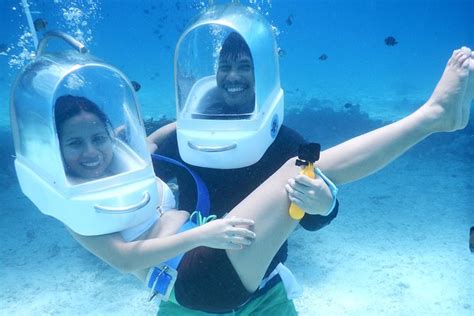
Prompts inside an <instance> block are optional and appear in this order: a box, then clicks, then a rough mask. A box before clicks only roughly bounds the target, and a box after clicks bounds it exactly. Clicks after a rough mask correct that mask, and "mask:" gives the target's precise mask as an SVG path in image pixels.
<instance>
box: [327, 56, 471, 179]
mask: <svg viewBox="0 0 474 316" xmlns="http://www.w3.org/2000/svg"><path fill="white" fill-rule="evenodd" d="M471 54H472V53H471V51H470V49H468V48H462V49H459V50H456V51H454V52H453V55H452V56H451V58H450V59H449V61H448V63H447V65H446V68H445V70H444V72H443V75H442V77H441V79H440V81H439V82H438V84H437V86H436V88H435V90H434V92H433V94H432V95H431V97H430V98H429V100H428V101H427V102H426V103H425V104H424V105H423V106H421V107H420V108H419V109H418V110H417V111H415V112H414V113H412V114H410V115H408V116H407V117H405V118H403V119H401V120H399V121H397V122H394V123H392V124H389V125H387V126H384V127H381V128H378V129H376V130H374V131H371V132H369V133H366V134H364V135H361V136H358V137H355V138H353V139H351V140H348V141H346V142H344V143H342V144H339V145H337V146H334V147H332V148H330V149H328V150H326V151H324V152H322V153H321V158H320V160H319V161H318V166H319V167H320V168H321V170H323V171H324V172H325V174H326V175H327V176H328V177H329V178H330V179H332V180H333V181H334V182H335V183H336V184H343V183H347V182H352V181H355V180H357V179H360V178H363V177H366V176H367V175H369V174H371V173H374V172H375V171H377V170H379V169H381V168H383V167H385V166H386V165H387V164H388V163H390V162H391V161H393V160H394V159H396V158H397V157H399V156H400V155H402V154H403V153H405V152H406V151H407V150H408V149H409V148H411V147H412V146H413V145H415V144H417V143H419V142H420V141H422V140H423V139H425V138H426V137H428V136H429V135H431V134H433V133H437V132H451V131H455V130H459V129H462V128H464V127H465V126H466V125H467V123H468V121H469V109H470V105H471V101H472V99H473V96H474V70H472V71H470V70H469V68H470V67H471V66H470V64H471V65H472V64H474V60H473V58H471V57H470V56H471ZM473 66H474V65H473Z"/></svg>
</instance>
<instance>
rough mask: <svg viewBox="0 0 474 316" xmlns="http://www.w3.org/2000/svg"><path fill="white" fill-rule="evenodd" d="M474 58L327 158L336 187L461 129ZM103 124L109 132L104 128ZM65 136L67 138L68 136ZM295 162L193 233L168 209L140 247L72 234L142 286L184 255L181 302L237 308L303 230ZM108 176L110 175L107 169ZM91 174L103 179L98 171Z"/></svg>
mask: <svg viewBox="0 0 474 316" xmlns="http://www.w3.org/2000/svg"><path fill="white" fill-rule="evenodd" d="M472 59H473V56H472V53H471V51H470V50H469V49H467V48H462V49H460V50H456V51H454V52H453V55H452V57H451V58H450V60H449V61H448V64H447V66H446V68H445V71H444V73H443V76H442V77H441V80H440V81H439V83H438V85H437V87H436V89H435V90H434V92H433V94H432V96H431V97H430V99H429V100H428V101H427V102H426V103H425V104H424V105H423V106H422V107H421V108H419V109H418V110H417V111H415V112H414V113H413V114H411V115H409V116H407V117H406V118H403V119H401V120H400V121H397V122H395V123H392V124H390V125H387V126H385V127H382V128H380V129H377V130H375V131H372V132H369V133H367V134H364V135H361V136H359V137H356V138H354V139H351V140H349V141H347V142H345V143H342V144H340V145H338V146H335V147H333V148H330V149H328V150H326V151H324V152H322V153H321V157H320V160H319V161H318V162H317V163H316V166H317V167H319V168H320V169H321V170H323V171H324V173H325V174H326V176H327V177H329V178H330V179H332V180H333V182H335V183H336V184H342V183H347V182H351V181H354V180H357V179H359V178H361V177H364V176H366V175H368V174H371V173H373V172H375V171H377V170H379V169H380V168H382V167H383V166H385V165H386V164H388V163H389V162H390V161H392V160H393V159H395V158H397V157H398V156H400V155H401V154H403V153H404V152H405V151H407V150H408V149H409V148H410V147H411V146H413V145H414V144H416V143H418V142H420V141H421V140H423V139H424V138H426V137H427V136H429V135H430V134H432V133H436V132H445V131H454V130H458V129H461V128H464V127H465V126H466V125H467V123H468V120H469V112H470V103H471V101H472V99H473V95H474V74H473V73H474V61H473V60H472ZM97 118H99V116H97ZM99 119H100V118H99ZM69 120H70V119H69ZM69 120H68V119H66V120H65V121H63V122H59V121H57V125H58V129H59V130H62V131H66V130H67V128H68V126H67V124H68V123H70V122H68V121H69ZM96 123H97V121H96ZM101 124H102V125H103V129H104V130H105V129H106V127H105V125H106V124H105V122H101ZM60 137H65V136H64V133H63V134H62V135H61V136H60ZM89 138H90V136H89ZM60 141H61V144H63V140H61V139H60ZM89 141H90V142H91V143H92V140H91V139H89ZM63 153H64V151H63ZM103 155H104V158H103V159H102V158H96V159H95V160H93V161H94V162H93V163H89V164H87V163H86V164H85V166H89V167H91V166H94V165H101V163H102V161H104V162H105V161H106V158H105V154H103ZM348 157H350V159H349V158H348ZM295 160H296V158H293V159H290V160H289V161H288V162H287V163H286V164H285V165H283V166H282V167H281V168H280V169H279V170H278V171H277V172H276V173H275V174H274V175H273V176H272V177H270V178H269V179H268V180H267V181H266V182H264V183H263V184H262V185H261V186H260V187H258V188H257V190H255V191H254V192H253V193H252V194H251V195H249V196H248V197H247V198H246V199H245V200H244V201H242V202H241V203H240V204H239V205H237V207H235V208H234V209H233V210H232V211H231V212H230V213H229V214H228V216H227V217H226V218H224V219H219V220H215V221H212V222H209V223H206V224H204V225H202V226H199V227H197V228H195V229H191V230H188V231H185V232H182V233H177V232H178V230H179V228H180V227H181V226H182V225H183V223H185V222H186V221H187V218H188V216H189V215H188V214H187V213H185V212H178V211H170V212H165V213H164V215H163V216H161V218H160V219H159V220H158V221H157V222H156V223H155V224H154V225H153V226H152V228H150V229H149V230H147V231H146V232H144V233H143V234H142V235H141V236H139V240H135V241H130V242H126V241H124V239H123V238H122V237H121V235H120V234H119V233H116V234H109V235H102V236H94V237H84V236H80V235H77V234H75V233H72V234H73V235H74V237H75V238H76V239H77V240H78V241H79V242H80V243H81V244H82V245H83V246H84V247H85V248H87V249H89V250H90V251H91V252H93V253H94V254H96V255H97V256H98V257H100V258H102V259H103V260H104V261H106V262H108V263H109V264H111V265H112V266H115V267H117V268H118V269H119V270H121V271H124V272H132V273H134V274H136V275H137V276H138V277H139V278H140V279H142V280H143V279H144V278H145V274H146V271H147V269H148V268H150V267H152V266H154V265H157V264H159V263H161V262H163V261H165V260H167V259H169V258H172V257H174V256H176V255H178V254H180V253H184V252H186V254H185V255H184V257H183V259H182V261H181V263H180V265H179V267H178V279H177V281H176V284H175V296H176V300H177V301H178V303H180V304H182V305H185V306H188V307H190V308H193V309H197V310H202V311H206V312H226V311H230V310H234V309H237V308H238V307H239V306H241V305H242V304H245V302H246V301H247V300H248V299H249V297H250V296H251V295H252V293H253V292H254V291H255V290H256V289H257V287H258V286H259V284H260V282H261V280H262V277H263V275H264V273H265V271H266V268H267V266H268V264H269V263H270V261H271V259H272V258H273V255H274V254H275V252H276V251H277V250H278V248H279V247H280V245H281V244H282V243H283V242H284V241H285V240H286V239H287V238H288V236H289V235H290V234H291V232H292V231H293V230H294V228H295V227H296V225H297V224H298V221H295V220H293V219H291V218H290V217H289V216H288V207H289V200H288V198H287V195H286V191H285V189H284V187H285V184H286V183H287V180H288V179H290V178H293V177H294V176H295V175H296V174H298V171H299V167H297V166H295ZM65 162H67V161H66V159H65ZM98 162H100V163H98ZM83 165H84V164H83ZM69 168H71V166H69ZM71 169H72V168H71ZM103 170H104V171H103V172H104V174H105V173H106V172H107V168H106V167H105V168H103ZM93 174H94V176H95V177H100V176H101V175H100V174H99V172H96V173H93ZM297 178H299V176H298V177H297ZM314 181H315V182H317V183H319V188H320V190H318V191H316V192H312V194H314V195H316V196H318V197H319V201H320V208H319V209H318V210H316V211H315V212H316V213H318V212H319V213H324V212H325V211H326V210H327V208H328V207H329V206H330V205H331V203H332V198H333V197H332V195H331V193H330V191H329V189H328V187H327V186H326V185H325V183H324V182H323V181H322V180H321V179H319V178H318V179H315V180H314ZM294 188H295V186H293V189H294ZM290 191H292V189H291V190H290ZM290 194H293V193H290ZM196 276H197V277H196ZM196 280H201V281H200V282H197V281H196Z"/></svg>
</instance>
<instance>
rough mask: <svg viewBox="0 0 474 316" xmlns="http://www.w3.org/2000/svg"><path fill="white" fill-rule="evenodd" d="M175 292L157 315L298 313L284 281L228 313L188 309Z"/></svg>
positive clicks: (286, 314)
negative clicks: (176, 297) (182, 304)
mask: <svg viewBox="0 0 474 316" xmlns="http://www.w3.org/2000/svg"><path fill="white" fill-rule="evenodd" d="M173 295H174V293H173V294H172V295H171V297H170V300H169V301H167V302H161V304H160V308H159V310H158V313H157V315H159V316H168V315H169V316H182V315H183V316H186V315H219V316H230V315H240V316H246V315H272V316H273V315H275V316H278V315H281V316H292V315H298V313H297V312H296V308H295V305H294V303H293V301H292V300H289V299H288V298H287V297H286V291H285V287H284V286H283V283H282V282H278V284H277V285H275V286H274V287H273V288H271V289H270V290H269V291H268V292H266V293H265V294H263V295H262V296H259V297H257V298H256V299H253V300H251V301H250V302H249V303H247V304H245V305H244V306H243V307H242V308H240V309H239V310H237V311H236V312H235V313H232V312H231V313H226V314H209V313H204V312H201V311H195V310H192V309H188V308H186V307H183V306H181V305H179V304H178V303H176V299H175V298H174V296H173Z"/></svg>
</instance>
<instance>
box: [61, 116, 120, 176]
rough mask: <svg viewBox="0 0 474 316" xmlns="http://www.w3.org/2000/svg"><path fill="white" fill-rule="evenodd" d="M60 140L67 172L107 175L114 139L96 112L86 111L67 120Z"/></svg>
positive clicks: (77, 174)
mask: <svg viewBox="0 0 474 316" xmlns="http://www.w3.org/2000/svg"><path fill="white" fill-rule="evenodd" d="M61 128H62V132H61V139H60V140H59V142H60V145H61V150H62V154H63V159H64V162H65V164H66V168H67V170H66V171H67V172H68V173H71V174H72V175H74V176H77V177H81V178H84V179H97V178H101V177H104V176H105V175H106V173H107V169H108V167H109V165H110V162H111V161H112V158H113V144H112V139H111V138H110V135H109V133H108V131H107V129H106V127H105V124H104V122H102V121H101V120H100V119H99V118H98V117H97V116H96V115H95V114H93V113H89V112H84V111H82V112H81V113H79V114H78V115H76V116H73V117H72V118H70V119H67V120H66V121H64V123H63V124H62V126H61Z"/></svg>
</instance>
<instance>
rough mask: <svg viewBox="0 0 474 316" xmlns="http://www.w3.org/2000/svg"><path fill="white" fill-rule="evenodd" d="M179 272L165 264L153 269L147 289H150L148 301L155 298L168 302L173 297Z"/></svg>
mask: <svg viewBox="0 0 474 316" xmlns="http://www.w3.org/2000/svg"><path fill="white" fill-rule="evenodd" d="M177 276H178V272H177V271H176V270H175V269H173V268H171V267H170V266H168V265H166V264H163V265H161V266H159V267H153V268H151V269H150V271H149V272H148V276H147V283H146V284H147V287H148V288H149V289H150V296H149V297H148V301H151V300H153V299H154V298H159V299H160V300H163V301H167V300H168V299H169V297H170V295H171V290H172V289H173V286H174V283H175V282H176V278H177Z"/></svg>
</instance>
